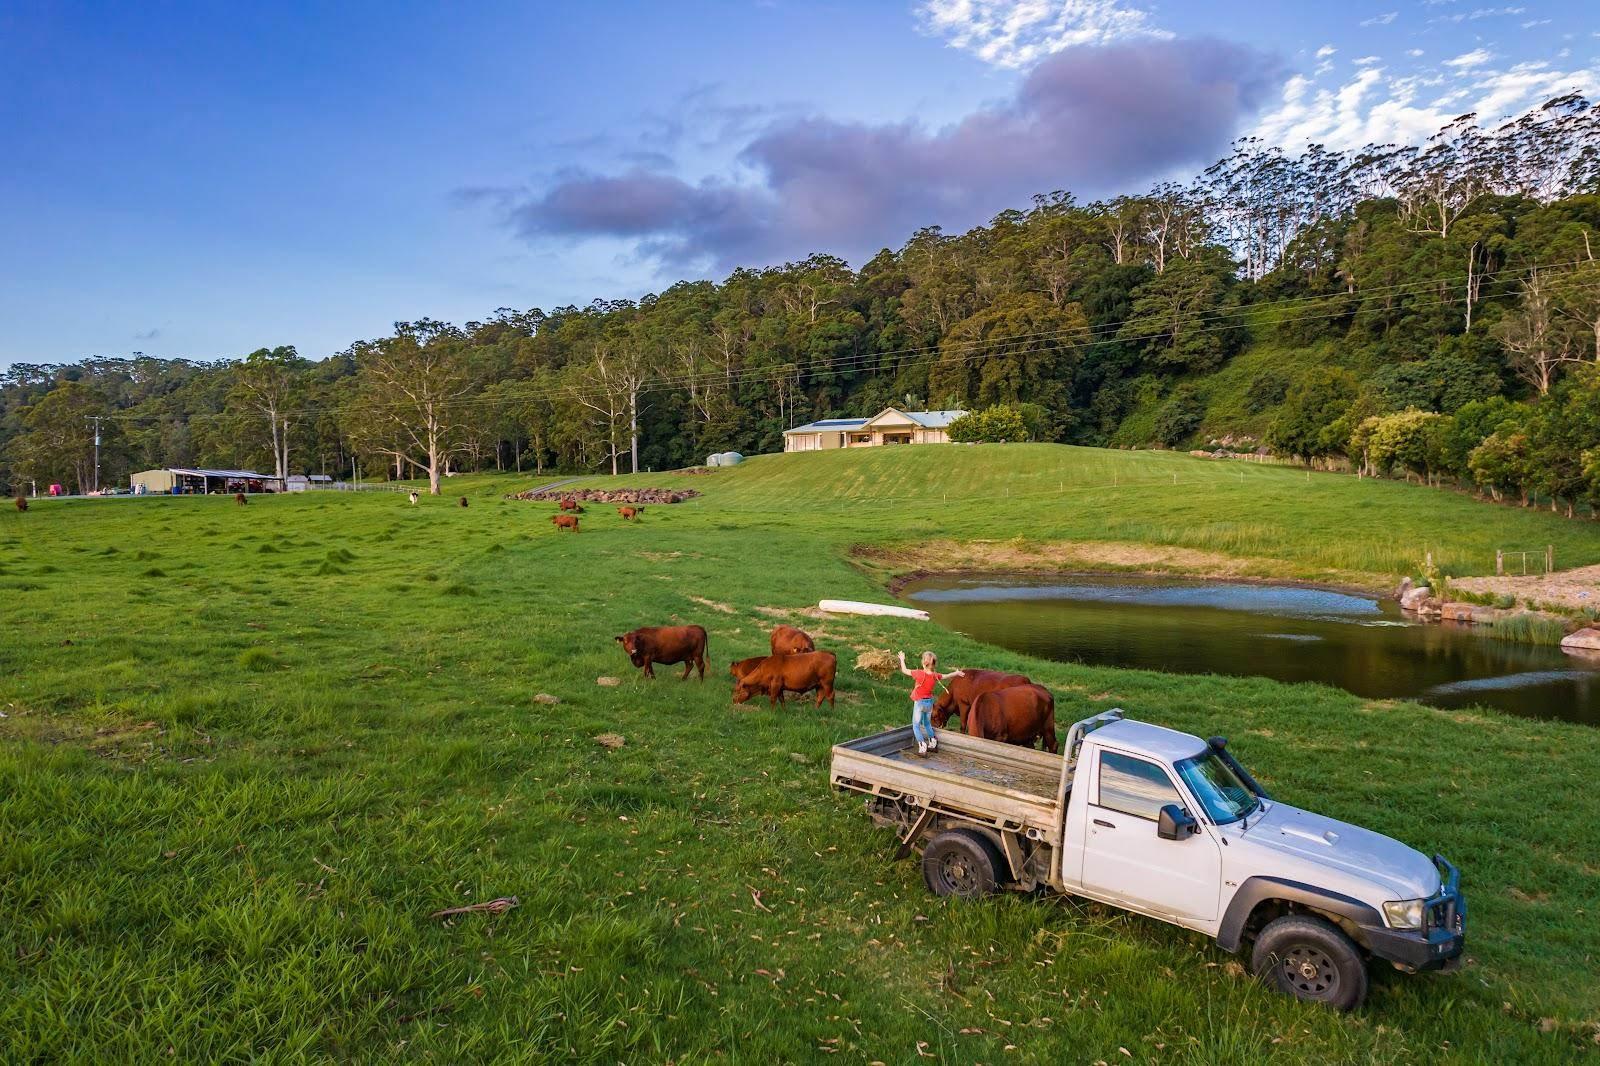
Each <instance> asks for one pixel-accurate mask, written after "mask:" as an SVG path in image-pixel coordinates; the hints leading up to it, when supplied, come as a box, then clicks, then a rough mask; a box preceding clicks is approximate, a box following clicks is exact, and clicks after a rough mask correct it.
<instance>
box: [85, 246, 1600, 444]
mask: <svg viewBox="0 0 1600 1066" xmlns="http://www.w3.org/2000/svg"><path fill="white" fill-rule="evenodd" d="M1589 262H1590V260H1586V259H1574V260H1570V261H1567V262H1562V263H1556V264H1551V265H1548V266H1535V267H1532V268H1531V269H1533V270H1538V271H1541V272H1543V273H1546V274H1555V275H1560V274H1562V273H1570V272H1571V271H1573V270H1575V269H1576V268H1578V267H1580V266H1583V265H1585V264H1586V263H1589ZM1524 272H1525V268H1513V267H1506V268H1503V269H1501V270H1496V271H1488V272H1484V273H1478V274H1474V275H1472V276H1471V280H1478V281H1481V280H1486V279H1488V278H1493V277H1498V276H1501V275H1504V274H1521V273H1524ZM1468 280H1469V277H1468V276H1467V275H1450V276H1448V277H1444V278H1437V277H1436V278H1431V279H1425V280H1419V281H1410V282H1397V283H1394V284H1392V285H1385V286H1377V287H1374V288H1371V289H1365V290H1361V291H1358V292H1353V293H1352V292H1336V293H1323V294H1319V295H1314V296H1301V297H1291V298H1287V299H1284V300H1276V301H1271V302H1267V303H1256V304H1246V305H1238V306H1234V307H1229V308H1219V309H1216V310H1213V311H1208V312H1205V313H1203V314H1201V315H1199V316H1197V318H1198V320H1199V321H1202V322H1210V323H1211V324H1210V325H1205V326H1196V327H1195V328H1193V329H1188V330H1184V331H1182V332H1183V333H1184V335H1186V336H1194V335H1196V334H1210V333H1218V332H1223V331H1226V330H1232V329H1236V328H1239V327H1240V326H1241V325H1242V324H1243V322H1244V321H1245V320H1247V319H1250V318H1253V317H1259V316H1260V315H1262V314H1264V313H1270V312H1273V311H1281V310H1296V309H1305V308H1307V307H1314V306H1317V305H1322V304H1327V303H1332V302H1335V301H1338V302H1341V303H1342V302H1346V301H1352V300H1353V301H1355V302H1356V303H1357V304H1358V305H1359V304H1364V303H1367V302H1368V301H1371V300H1374V299H1384V298H1388V299H1395V298H1400V297H1404V296H1408V295H1412V294H1415V293H1419V292H1426V291H1429V290H1437V289H1439V288H1441V287H1446V286H1449V285H1451V284H1452V283H1465V282H1466V281H1468ZM1508 295H1514V294H1513V293H1507V292H1501V293H1490V294H1488V295H1485V296H1480V297H1478V299H1477V302H1478V303H1483V302H1485V301H1487V300H1492V299H1497V298H1502V297H1505V296H1508ZM1456 299H1458V297H1451V296H1448V295H1440V296H1439V297H1438V298H1436V299H1431V300H1426V301H1413V302H1412V303H1411V304H1410V306H1411V307H1412V308H1426V307H1436V306H1442V305H1444V304H1446V303H1451V302H1454V301H1455V300H1456ZM1358 309H1359V307H1357V308H1340V309H1339V310H1336V311H1332V312H1330V313H1327V314H1321V315H1313V316H1308V317H1302V318H1300V319H1299V321H1302V322H1317V321H1326V320H1328V319H1332V318H1340V317H1343V316H1345V315H1347V314H1351V313H1354V311H1355V310H1358ZM1142 317H1146V316H1139V317H1130V318H1125V319H1121V320H1119V321H1113V322H1105V323H1101V324H1100V325H1098V326H1070V327H1063V328H1061V329H1055V330H1043V331H1038V332H1034V333H1026V334H1017V335H1014V336H1011V337H1006V338H1004V339H1002V340H999V341H991V340H987V339H983V338H976V339H973V340H967V341H961V340H957V341H949V340H947V341H943V342H941V343H939V344H931V345H921V346H916V347H907V348H899V349H890V350H888V351H878V352H858V353H853V354H850V355H844V356H839V357H836V358H834V359H826V360H820V361H813V362H810V363H803V364H802V363H796V362H787V363H783V364H778V365H772V366H756V367H749V366H746V367H740V368H739V369H737V370H732V371H721V372H719V371H714V370H713V371H706V372H703V373H701V372H694V371H691V372H686V373H682V374H668V375H658V376H655V377H651V378H647V379H645V380H644V381H643V382H642V383H641V385H640V387H639V388H638V394H639V395H646V394H651V393H658V392H664V391H671V390H675V389H684V388H689V387H691V386H694V385H701V384H703V385H707V386H716V385H724V386H730V387H731V386H732V385H736V384H752V383H757V382H761V381H766V380H778V379H781V378H788V377H790V376H796V375H800V374H806V375H809V376H811V377H813V378H815V377H818V376H820V375H825V374H845V373H854V372H858V371H860V370H863V369H866V368H868V367H869V366H871V365H873V364H876V363H881V362H882V361H884V360H886V359H893V358H894V357H896V356H904V355H921V356H924V358H920V359H911V360H899V362H900V366H899V367H898V369H900V370H904V369H906V368H908V367H914V366H917V365H920V364H922V363H926V362H935V361H937V362H942V363H956V364H961V363H968V362H971V361H973V360H975V359H980V358H985V357H990V358H993V357H1000V356H1005V355H1014V354H1019V352H1020V349H1021V347H1022V346H1026V345H1033V344H1037V343H1039V342H1048V341H1051V340H1055V341H1057V342H1058V344H1059V346H1061V347H1074V348H1081V347H1090V346H1094V345H1098V344H1108V343H1136V342H1139V341H1146V340H1153V339H1156V338H1158V337H1163V336H1166V335H1167V333H1168V331H1167V330H1158V331H1153V332H1146V333H1134V334H1125V333H1123V332H1122V331H1123V330H1124V329H1126V328H1127V327H1128V326H1129V325H1131V324H1132V323H1134V322H1137V321H1139V320H1140V318H1142ZM952 349H954V350H952ZM583 391H585V390H583V389H581V388H579V387H576V386H569V385H557V386H546V387H543V388H537V389H531V390H528V391H525V392H522V393H520V394H519V395H517V396H516V397H515V398H514V400H513V402H530V401H539V400H556V399H562V398H568V397H571V396H573V395H574V394H576V393H579V392H583ZM505 402H506V401H505V400H502V399H491V398H485V397H481V396H477V397H475V396H470V395H465V394H462V395H460V396H459V397H445V398H441V399H439V400H437V401H434V405H435V406H437V407H440V408H446V409H451V410H455V409H461V408H474V407H493V406H499V405H501V404H503V403H505ZM413 406H415V402H414V401H413V402H404V403H399V402H397V403H358V404H355V405H352V406H349V407H344V408H339V407H337V406H336V405H329V406H326V407H317V408H303V409H300V410H291V411H286V412H283V414H284V415H286V416H291V415H292V416H308V415H323V414H327V413H329V412H331V411H336V410H342V411H345V412H351V413H355V412H377V411H385V410H398V409H403V408H408V407H413ZM206 413H208V414H210V413H215V412H206ZM101 417H104V418H106V419H109V420H116V421H123V422H140V421H149V420H159V419H162V418H165V417H169V416H167V415H163V414H157V413H152V414H137V413H134V412H118V413H115V414H111V415H105V416H101Z"/></svg>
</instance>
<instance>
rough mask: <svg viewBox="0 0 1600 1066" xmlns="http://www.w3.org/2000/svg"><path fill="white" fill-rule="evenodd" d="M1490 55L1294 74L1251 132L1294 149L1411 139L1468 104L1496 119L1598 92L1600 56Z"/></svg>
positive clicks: (1488, 121) (1486, 120) (1489, 122)
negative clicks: (1403, 68)
mask: <svg viewBox="0 0 1600 1066" xmlns="http://www.w3.org/2000/svg"><path fill="white" fill-rule="evenodd" d="M1493 58H1494V57H1493V56H1492V55H1491V54H1490V53H1488V52H1487V51H1485V50H1483V49H1479V50H1477V51H1475V52H1469V53H1467V54H1466V55H1464V56H1457V57H1456V59H1454V60H1452V61H1450V63H1448V64H1446V66H1445V67H1444V68H1442V69H1440V70H1428V71H1424V72H1422V73H1412V74H1391V73H1389V72H1386V71H1385V70H1384V69H1383V68H1382V67H1376V66H1367V67H1362V68H1360V69H1359V70H1358V71H1356V72H1355V73H1354V74H1353V75H1352V76H1351V77H1350V78H1349V79H1348V80H1346V81H1344V82H1343V83H1342V84H1341V83H1320V84H1319V81H1318V79H1319V77H1320V75H1316V74H1313V75H1311V76H1305V75H1296V76H1295V77H1293V78H1291V79H1290V80H1289V81H1288V83H1287V84H1286V85H1285V86H1284V90H1283V94H1282V99H1281V101H1280V102H1279V104H1278V106H1277V107H1276V108H1275V109H1273V110H1271V111H1270V112H1268V113H1267V114H1266V115H1264V116H1263V117H1262V119H1261V120H1260V122H1259V123H1258V124H1257V125H1256V128H1255V129H1254V130H1252V131H1251V132H1252V133H1253V134H1255V135H1256V136H1258V137H1261V138H1262V139H1263V140H1265V141H1267V142H1268V143H1271V144H1280V145H1283V146H1284V147H1285V148H1288V149H1290V150H1296V149H1299V148H1301V147H1303V146H1305V145H1307V144H1323V145H1327V146H1328V147H1329V148H1334V149H1353V148H1360V147H1362V146H1364V145H1368V144H1414V143H1419V142H1421V141H1423V140H1425V139H1426V138H1427V137H1429V136H1430V135H1432V134H1433V133H1435V132H1436V131H1438V129H1439V128H1440V127H1442V126H1444V125H1445V124H1447V123H1449V122H1450V121H1452V120H1453V119H1455V118H1457V117H1458V116H1460V115H1462V114H1466V113H1468V112H1471V113H1474V114H1476V115H1477V116H1478V119H1479V121H1480V122H1482V123H1483V124H1484V125H1486V126H1490V127H1493V126H1495V125H1498V124H1499V123H1500V122H1501V121H1503V120H1505V119H1509V118H1513V117H1515V116H1517V115H1520V114H1522V113H1524V112H1526V111H1527V110H1529V109H1530V108H1533V107H1537V106H1539V105H1540V104H1542V103H1544V102H1545V101H1546V100H1549V99H1551V98H1552V97H1555V96H1560V95H1563V94H1565V93H1568V92H1572V91H1574V90H1576V91H1578V92H1582V93H1584V94H1586V95H1588V96H1590V97H1591V98H1593V97H1594V96H1595V95H1596V93H1600V64H1590V65H1589V66H1587V67H1580V68H1578V69H1570V68H1566V67H1562V68H1555V67H1552V66H1551V64H1550V63H1548V62H1543V61H1536V62H1527V63H1519V64H1516V65H1514V66H1511V67H1509V68H1505V69H1497V68H1494V67H1490V66H1488V65H1487V64H1489V63H1490V62H1491V61H1492V60H1493Z"/></svg>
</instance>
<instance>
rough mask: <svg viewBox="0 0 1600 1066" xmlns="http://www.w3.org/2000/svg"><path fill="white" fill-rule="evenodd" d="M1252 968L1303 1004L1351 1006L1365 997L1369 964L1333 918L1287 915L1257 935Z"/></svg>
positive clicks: (1258, 974) (1335, 1007)
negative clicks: (1302, 1001) (1333, 921)
mask: <svg viewBox="0 0 1600 1066" xmlns="http://www.w3.org/2000/svg"><path fill="white" fill-rule="evenodd" d="M1250 968H1251V969H1252V970H1253V971H1254V972H1255V975H1256V976H1257V977H1259V978H1261V979H1262V980H1263V981H1265V982H1266V983H1267V984H1268V985H1270V986H1271V987H1273V988H1275V989H1277V990H1278V991H1279V992H1282V993H1284V994H1285V995H1290V996H1293V997H1294V998H1295V999H1301V1000H1305V1001H1306V1002H1307V1003H1320V1004H1322V1005H1323V1006H1326V1007H1332V1008H1333V1009H1334V1010H1353V1009H1354V1008H1356V1007H1358V1006H1360V1005H1361V1001H1362V1000H1364V999H1366V998H1367V964H1366V962H1365V961H1364V960H1363V959H1362V958H1361V952H1360V951H1359V950H1358V949H1357V948H1356V946H1355V944H1354V943H1352V942H1351V940H1350V938H1349V937H1348V936H1345V934H1344V932H1343V931H1342V930H1340V929H1339V927H1338V926H1336V925H1334V924H1333V923H1332V922H1329V921H1326V920H1325V919H1322V918H1317V917H1314V916H1312V915H1307V914H1286V915H1284V916H1283V917H1282V918H1277V919H1275V920H1273V921H1271V922H1268V923H1267V927H1266V928H1265V929H1263V930H1261V934H1260V935H1259V936H1258V937H1256V946H1255V950H1254V951H1253V952H1252V953H1251V955H1250Z"/></svg>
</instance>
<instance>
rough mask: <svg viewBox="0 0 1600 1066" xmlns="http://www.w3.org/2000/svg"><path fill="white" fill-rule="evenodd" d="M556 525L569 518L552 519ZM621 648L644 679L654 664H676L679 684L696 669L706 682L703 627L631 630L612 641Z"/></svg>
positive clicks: (653, 674) (652, 675) (657, 627)
mask: <svg viewBox="0 0 1600 1066" xmlns="http://www.w3.org/2000/svg"><path fill="white" fill-rule="evenodd" d="M553 517H554V518H555V519H556V521H557V522H560V520H561V519H563V518H570V516H569V515H555V516H553ZM571 521H572V528H573V529H577V528H578V520H577V519H576V518H572V519H571ZM616 640H617V642H618V643H620V644H621V645H622V650H623V651H625V652H627V653H628V658H629V659H630V660H632V662H633V665H635V666H640V667H643V668H644V676H645V677H655V676H656V672H655V671H654V670H653V669H651V666H652V665H654V664H655V663H660V664H661V665H663V666H672V665H674V664H676V663H682V664H683V677H681V678H679V680H681V681H687V680H689V675H690V674H691V673H692V672H693V671H694V670H695V668H697V667H698V668H699V670H700V680H701V681H704V680H705V679H706V631H705V627H704V626H645V627H644V628H642V629H635V630H633V631H632V632H631V633H624V634H622V636H620V637H617V638H616Z"/></svg>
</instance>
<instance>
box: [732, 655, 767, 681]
mask: <svg viewBox="0 0 1600 1066" xmlns="http://www.w3.org/2000/svg"><path fill="white" fill-rule="evenodd" d="M766 661H767V657H766V656H765V655H757V656H754V657H752V658H749V659H736V660H734V661H733V662H731V663H729V664H728V673H730V674H732V675H733V677H734V680H736V681H737V680H738V679H739V678H741V677H743V676H744V675H745V674H748V673H749V672H750V671H751V670H754V669H755V668H756V667H758V666H760V665H761V664H762V663H764V662H766Z"/></svg>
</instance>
